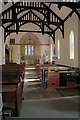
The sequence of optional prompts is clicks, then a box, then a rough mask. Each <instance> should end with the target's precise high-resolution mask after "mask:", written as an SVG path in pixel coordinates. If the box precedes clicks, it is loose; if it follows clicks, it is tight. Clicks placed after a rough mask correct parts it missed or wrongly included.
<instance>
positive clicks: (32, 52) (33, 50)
mask: <svg viewBox="0 0 80 120" xmlns="http://www.w3.org/2000/svg"><path fill="white" fill-rule="evenodd" d="M33 54H34V46H32V55H33Z"/></svg>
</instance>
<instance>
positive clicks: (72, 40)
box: [69, 31, 74, 59]
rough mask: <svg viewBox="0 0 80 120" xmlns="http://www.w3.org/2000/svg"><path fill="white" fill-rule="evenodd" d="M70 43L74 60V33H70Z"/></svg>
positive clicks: (71, 57)
mask: <svg viewBox="0 0 80 120" xmlns="http://www.w3.org/2000/svg"><path fill="white" fill-rule="evenodd" d="M69 41H70V59H74V32H73V31H71V32H70V36H69Z"/></svg>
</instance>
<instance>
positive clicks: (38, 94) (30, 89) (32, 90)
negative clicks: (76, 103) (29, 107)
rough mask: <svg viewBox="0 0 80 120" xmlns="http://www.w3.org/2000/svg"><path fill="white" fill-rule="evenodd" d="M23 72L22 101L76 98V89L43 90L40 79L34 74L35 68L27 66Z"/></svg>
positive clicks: (77, 92)
mask: <svg viewBox="0 0 80 120" xmlns="http://www.w3.org/2000/svg"><path fill="white" fill-rule="evenodd" d="M27 68H29V69H26V72H25V82H24V90H23V97H24V100H34V99H48V98H60V97H68V96H78V94H79V91H80V90H78V89H77V88H62V89H61V88H59V89H55V88H43V86H42V83H41V81H40V79H39V78H38V76H37V74H36V72H35V66H28V67H27Z"/></svg>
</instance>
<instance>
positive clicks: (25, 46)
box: [25, 45, 27, 55]
mask: <svg viewBox="0 0 80 120" xmlns="http://www.w3.org/2000/svg"><path fill="white" fill-rule="evenodd" d="M25 55H27V45H25Z"/></svg>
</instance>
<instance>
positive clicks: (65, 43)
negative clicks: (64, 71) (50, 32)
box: [55, 13, 78, 67]
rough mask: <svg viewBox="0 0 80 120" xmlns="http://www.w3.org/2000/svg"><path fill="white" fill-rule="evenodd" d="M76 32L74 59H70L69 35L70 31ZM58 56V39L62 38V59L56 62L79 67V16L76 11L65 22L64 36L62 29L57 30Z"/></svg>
mask: <svg viewBox="0 0 80 120" xmlns="http://www.w3.org/2000/svg"><path fill="white" fill-rule="evenodd" d="M71 31H73V32H74V40H75V42H74V45H75V49H74V59H73V60H72V59H70V48H69V35H70V32H71ZM55 38H56V56H57V40H58V39H59V40H60V59H57V60H56V63H58V64H63V65H68V66H73V67H78V17H77V15H76V14H75V13H74V14H73V15H72V17H70V18H69V19H68V20H67V21H66V22H65V23H64V38H63V37H62V34H61V31H60V30H57V31H56V35H55Z"/></svg>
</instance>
